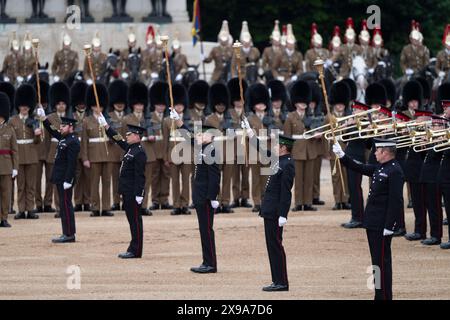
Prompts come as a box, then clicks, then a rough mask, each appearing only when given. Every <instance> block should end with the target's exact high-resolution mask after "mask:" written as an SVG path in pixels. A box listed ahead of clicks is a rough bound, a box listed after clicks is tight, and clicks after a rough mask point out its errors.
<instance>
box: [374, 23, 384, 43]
mask: <svg viewBox="0 0 450 320" xmlns="http://www.w3.org/2000/svg"><path fill="white" fill-rule="evenodd" d="M380 39H381V46H383V42H384V41H383V33H382V32H381V27H380V26H378V25H377V26H375V29H374V30H373V37H372V44H373V45H374V46H375V42H376V41H377V40H380Z"/></svg>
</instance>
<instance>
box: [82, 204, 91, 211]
mask: <svg viewBox="0 0 450 320" xmlns="http://www.w3.org/2000/svg"><path fill="white" fill-rule="evenodd" d="M83 208H84V210H83V211H91V205H90V204H85V205H83Z"/></svg>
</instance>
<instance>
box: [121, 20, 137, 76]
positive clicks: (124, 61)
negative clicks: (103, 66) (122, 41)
mask: <svg viewBox="0 0 450 320" xmlns="http://www.w3.org/2000/svg"><path fill="white" fill-rule="evenodd" d="M139 50H140V49H138V48H137V39H136V34H135V33H134V30H133V29H132V28H131V29H130V32H129V34H128V47H127V48H126V49H123V50H121V51H120V62H119V70H120V75H121V77H122V78H123V79H126V76H125V74H126V75H128V74H129V73H130V70H129V69H128V56H129V55H130V54H131V53H137V52H138V51H139Z"/></svg>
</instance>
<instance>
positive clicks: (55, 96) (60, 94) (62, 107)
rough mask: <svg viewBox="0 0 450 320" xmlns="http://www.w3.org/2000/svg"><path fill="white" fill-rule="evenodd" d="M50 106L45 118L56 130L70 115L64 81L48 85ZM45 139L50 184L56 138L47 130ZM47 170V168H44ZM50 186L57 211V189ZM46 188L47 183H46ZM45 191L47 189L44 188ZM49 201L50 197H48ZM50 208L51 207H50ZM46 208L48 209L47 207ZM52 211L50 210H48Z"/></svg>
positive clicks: (68, 92) (56, 143)
mask: <svg viewBox="0 0 450 320" xmlns="http://www.w3.org/2000/svg"><path fill="white" fill-rule="evenodd" d="M50 106H51V109H52V110H54V112H53V113H51V114H49V115H48V117H47V119H48V121H49V122H50V124H51V126H52V128H54V129H55V130H58V129H57V128H59V126H60V125H61V123H62V120H61V118H64V117H68V116H69V115H70V112H69V107H70V89H69V87H68V86H67V85H66V84H65V83H64V82H55V83H54V84H52V86H51V87H50ZM45 137H46V141H48V143H49V148H48V149H47V154H46V155H47V159H46V164H47V167H48V168H50V170H49V171H50V172H49V175H50V177H49V180H48V183H49V184H50V183H51V182H50V178H51V172H52V171H53V166H54V163H55V158H56V151H57V149H58V143H59V141H58V139H55V138H52V137H51V136H50V134H49V133H48V132H47V134H46V135H45ZM46 170H47V169H46ZM50 188H52V195H54V199H55V206H56V211H57V212H58V213H59V211H60V209H61V208H59V198H58V190H57V189H56V186H55V185H53V184H50ZM46 189H47V185H46ZM46 191H47V190H46ZM50 203H51V198H50ZM50 209H51V208H50ZM47 210H48V209H47ZM44 212H48V211H46V206H44ZM50 212H52V211H50ZM56 217H58V218H59V214H56Z"/></svg>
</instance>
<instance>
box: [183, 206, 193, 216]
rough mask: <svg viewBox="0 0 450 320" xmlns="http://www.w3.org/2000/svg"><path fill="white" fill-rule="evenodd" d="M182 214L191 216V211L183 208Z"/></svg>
mask: <svg viewBox="0 0 450 320" xmlns="http://www.w3.org/2000/svg"><path fill="white" fill-rule="evenodd" d="M181 214H184V215H190V214H191V211H190V210H189V209H188V208H186V207H183V208H181Z"/></svg>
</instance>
